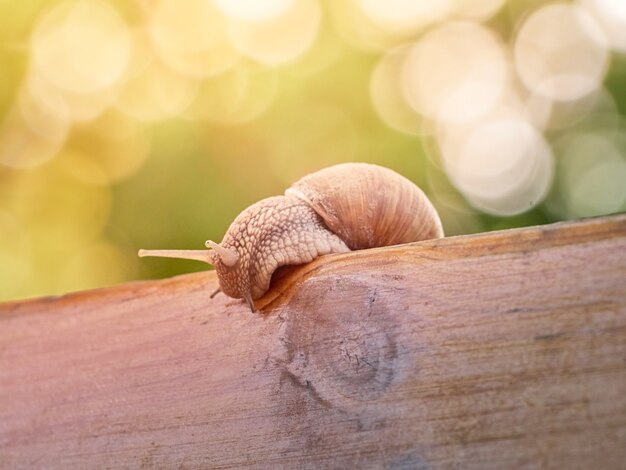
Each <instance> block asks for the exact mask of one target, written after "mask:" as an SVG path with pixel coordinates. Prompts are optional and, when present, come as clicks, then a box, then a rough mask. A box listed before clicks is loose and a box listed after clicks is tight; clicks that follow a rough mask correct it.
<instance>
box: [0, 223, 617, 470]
mask: <svg viewBox="0 0 626 470" xmlns="http://www.w3.org/2000/svg"><path fill="white" fill-rule="evenodd" d="M215 284H216V280H215V277H214V275H213V273H208V272H207V273H201V274H193V275H187V276H181V277H176V278H172V279H166V280H162V281H150V282H139V283H132V284H128V285H122V286H118V287H113V288H108V289H102V290H96V291H91V292H83V293H78V294H71V295H68V296H65V297H60V298H44V299H38V300H32V301H25V302H15V303H8V304H4V305H1V306H0V467H2V468H138V467H144V468H235V467H247V466H250V467H256V468H391V469H412V468H477V469H490V468H493V469H502V468H568V469H571V468H603V469H611V468H614V469H618V468H624V465H626V216H624V215H618V216H613V217H606V218H600V219H594V220H588V221H582V222H574V223H565V224H556V225H552V226H546V227H537V228H528V229H520V230H511V231H505V232H499V233H488V234H482V235H476V236H463V237H454V238H448V239H444V240H438V241H429V242H424V243H419V244H415V245H410V246H399V247H392V248H385V249H377V250H370V251H363V252H357V253H350V254H347V255H340V256H334V257H326V258H324V259H320V260H317V261H316V262H313V263H311V264H309V265H306V266H304V267H301V268H297V269H296V270H294V271H293V272H291V273H288V274H287V275H285V276H284V277H282V278H281V279H279V280H278V282H277V283H276V285H275V287H274V289H273V290H272V291H271V292H270V293H269V295H268V296H266V298H265V299H263V301H262V302H261V305H262V306H263V308H262V313H263V314H251V313H250V311H249V310H248V308H247V307H246V306H245V304H242V303H240V302H238V301H234V300H232V299H228V298H226V297H223V296H218V297H216V298H215V299H213V300H211V299H209V294H210V293H211V291H212V290H213V288H214V287H215Z"/></svg>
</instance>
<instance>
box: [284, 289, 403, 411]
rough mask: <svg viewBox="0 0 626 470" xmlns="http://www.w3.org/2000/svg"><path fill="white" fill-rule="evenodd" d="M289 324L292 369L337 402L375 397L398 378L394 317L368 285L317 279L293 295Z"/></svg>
mask: <svg viewBox="0 0 626 470" xmlns="http://www.w3.org/2000/svg"><path fill="white" fill-rule="evenodd" d="M293 302H295V303H292V305H295V306H296V307H295V308H294V311H297V312H298V315H294V316H293V317H291V318H290V319H289V324H288V326H287V332H286V333H287V347H288V364H287V369H288V371H289V373H290V374H291V375H292V376H293V377H294V378H296V379H297V380H298V382H299V383H300V384H301V385H305V386H307V387H309V388H311V389H312V391H313V392H315V393H317V395H319V397H320V398H321V399H323V400H326V401H328V402H330V403H331V404H334V405H340V406H342V405H344V406H345V405H346V404H348V403H350V402H352V401H354V400H357V401H369V400H376V399H378V398H379V397H381V396H382V395H383V394H385V393H386V391H387V389H388V388H389V387H390V385H391V384H392V383H393V382H394V381H396V379H397V371H398V345H397V344H396V341H395V337H396V335H395V330H396V328H395V320H394V316H393V315H391V314H390V312H389V310H388V307H387V304H386V302H384V301H383V299H382V298H381V297H380V296H379V295H378V293H377V292H376V291H375V290H372V289H370V288H369V287H368V286H367V284H365V283H361V282H358V281H357V280H354V279H352V280H349V279H346V278H345V277H331V278H329V277H320V278H316V279H314V280H313V279H312V280H310V281H309V282H307V283H306V285H305V286H304V288H302V289H301V290H300V294H299V295H298V296H297V298H294V299H293Z"/></svg>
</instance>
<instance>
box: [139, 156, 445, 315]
mask: <svg viewBox="0 0 626 470" xmlns="http://www.w3.org/2000/svg"><path fill="white" fill-rule="evenodd" d="M442 236H443V229H442V226H441V221H440V219H439V216H438V214H437V212H436V210H435V208H434V207H433V206H432V204H431V203H430V201H429V200H428V198H427V197H426V195H425V194H424V193H423V192H422V190H421V189H419V188H418V187H417V186H416V185H415V184H413V183H412V182H411V181H409V180H408V179H406V178H404V177H403V176H401V175H399V174H398V173H396V172H394V171H392V170H389V169H387V168H384V167H381V166H377V165H371V164H366V163H344V164H340V165H335V166H332V167H329V168H325V169H323V170H320V171H317V172H315V173H312V174H310V175H307V176H305V177H303V178H302V179H300V180H298V181H297V182H296V183H294V184H293V185H292V186H291V187H290V188H289V189H287V190H286V191H285V195H284V196H274V197H269V198H267V199H263V200H261V201H259V202H257V203H255V204H253V205H251V206H250V207H248V208H247V209H245V210H244V211H243V212H241V214H239V215H238V216H237V217H236V218H235V220H234V221H233V223H232V224H231V225H230V227H229V228H228V230H227V232H226V234H225V236H224V239H223V240H222V242H221V243H219V244H217V243H215V242H213V241H210V240H209V241H207V242H206V246H207V248H209V250H140V251H139V256H164V257H172V258H186V259H195V260H199V261H204V262H206V263H209V264H212V265H213V266H215V270H216V272H217V276H218V279H219V283H220V289H221V291H222V292H224V294H226V295H228V296H230V297H234V298H239V299H244V300H245V301H246V302H247V303H248V305H249V306H250V309H251V310H252V311H253V312H254V311H255V308H254V300H255V299H258V298H260V297H261V296H263V294H265V292H267V290H268V289H269V285H270V280H271V277H272V274H273V273H274V271H275V270H276V269H277V268H279V267H280V266H285V265H295V264H303V263H308V262H310V261H312V260H313V259H315V258H317V257H319V256H322V255H326V254H330V253H345V252H349V251H351V250H360V249H367V248H374V247H380V246H390V245H398V244H402V243H410V242H415V241H419V240H427V239H430V238H440V237H442Z"/></svg>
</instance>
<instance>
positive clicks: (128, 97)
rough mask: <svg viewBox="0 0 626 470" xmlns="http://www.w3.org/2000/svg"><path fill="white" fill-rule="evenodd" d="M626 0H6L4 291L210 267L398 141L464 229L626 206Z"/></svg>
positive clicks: (410, 169) (410, 173) (416, 173)
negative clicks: (319, 188) (267, 206)
mask: <svg viewBox="0 0 626 470" xmlns="http://www.w3.org/2000/svg"><path fill="white" fill-rule="evenodd" d="M625 54H626V2H624V0H579V1H573V2H558V3H550V2H545V1H536V0H510V1H505V0H430V1H428V2H426V1H415V0H338V1H331V0H326V1H324V0H263V1H258V0H134V1H131V0H78V1H74V0H69V1H59V2H56V1H51V0H46V1H38V0H23V1H20V2H15V1H11V0H0V74H1V75H0V300H8V299H15V298H23V297H30V296H36V295H47V294H59V293H64V292H68V291H73V290H78V289H86V288H92V287H98V286H105V285H110V284H114V283H119V282H124V281H128V280H133V279H140V278H158V277H164V276H171V275H174V274H178V273H182V272H189V271H194V270H201V269H206V268H207V267H206V265H203V264H201V263H197V262H196V263H194V262H192V261H176V260H167V259H152V258H150V259H141V260H140V259H138V258H137V256H136V253H137V249H138V248H188V249H195V248H203V243H204V241H205V240H206V239H209V238H211V239H214V240H221V238H222V236H223V234H224V232H225V231H226V229H227V228H228V225H229V224H230V222H231V221H232V220H233V219H234V218H235V216H236V215H237V214H238V213H239V212H240V211H241V210H242V209H243V208H245V207H246V206H248V205H250V204H251V203H253V202H256V201H257V200H259V199H261V198H264V197H267V196H271V195H276V194H281V193H282V192H283V191H284V189H285V188H286V187H287V186H289V184H290V183H292V182H293V181H295V180H296V179H298V178H299V177H300V176H302V175H304V174H306V173H309V172H311V171H314V170H317V169H319V168H322V167H325V166H328V165H332V164H334V163H339V162H345V161H366V162H373V163H379V164H382V165H385V166H388V167H390V168H393V169H395V170H396V171H398V172H400V173H401V174H403V175H405V176H406V177H408V178H409V179H411V180H413V181H415V182H416V183H417V184H419V185H420V186H421V187H422V188H423V189H424V190H425V191H426V193H427V194H428V195H429V196H430V197H431V198H432V200H433V203H434V204H435V206H436V207H437V209H438V210H439V212H440V214H441V217H442V219H443V223H444V228H445V230H446V234H447V235H455V234H464V233H473V232H481V231H487V230H495V229H503V228H507V227H519V226H525V225H536V224H543V223H549V222H554V221H558V220H566V219H572V218H580V217H588V216H596V215H601V214H608V213H614V212H619V211H623V210H624V209H625V208H626V133H625V132H624V130H625V125H624V115H625V113H626V55H625Z"/></svg>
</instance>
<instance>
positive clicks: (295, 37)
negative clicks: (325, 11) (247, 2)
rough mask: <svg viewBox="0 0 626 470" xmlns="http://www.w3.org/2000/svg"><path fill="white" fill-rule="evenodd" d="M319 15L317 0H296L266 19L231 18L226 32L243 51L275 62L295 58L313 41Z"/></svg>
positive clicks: (279, 62) (261, 60)
mask: <svg viewBox="0 0 626 470" xmlns="http://www.w3.org/2000/svg"><path fill="white" fill-rule="evenodd" d="M321 18H322V10H321V7H320V4H319V1H318V0H298V1H297V2H294V3H293V4H292V5H291V6H290V8H289V9H287V10H285V11H283V12H281V14H280V15H278V16H276V17H274V18H271V19H270V20H268V21H264V22H255V23H251V22H246V21H236V20H231V21H230V22H229V24H228V33H229V37H230V40H231V41H232V43H233V45H234V46H235V48H236V49H237V50H238V51H239V52H240V53H241V54H242V55H244V56H246V57H248V58H250V59H253V60H256V61H258V62H260V63H262V64H266V65H270V66H276V65H280V64H284V63H286V62H290V61H293V60H295V59H297V58H298V57H300V56H301V55H302V54H304V53H305V52H306V51H307V50H308V49H309V48H310V47H311V46H312V45H313V42H314V41H315V38H316V37H317V33H318V31H319V28H320V23H321Z"/></svg>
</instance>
